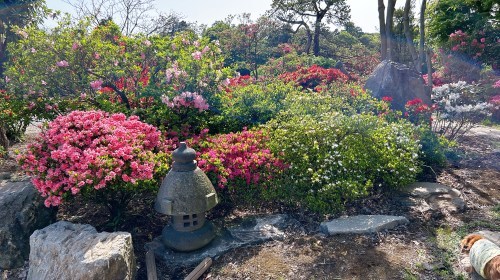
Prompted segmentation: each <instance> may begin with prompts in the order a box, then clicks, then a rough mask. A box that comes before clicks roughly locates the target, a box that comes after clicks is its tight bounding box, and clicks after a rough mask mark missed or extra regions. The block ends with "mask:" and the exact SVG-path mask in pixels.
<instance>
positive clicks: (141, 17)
mask: <svg viewBox="0 0 500 280" xmlns="http://www.w3.org/2000/svg"><path fill="white" fill-rule="evenodd" d="M63 1H64V2H66V3H68V4H70V5H71V6H73V8H74V9H75V10H76V13H77V15H78V17H79V18H84V17H88V18H90V19H91V21H92V23H93V24H95V25H98V24H100V23H101V22H102V21H103V20H109V19H112V20H113V21H114V22H116V23H117V24H118V25H119V26H120V28H121V33H122V34H124V35H127V36H129V35H131V34H132V33H134V32H138V31H140V32H145V33H150V32H149V31H150V30H149V29H150V28H151V26H150V24H148V20H152V19H153V11H154V2H155V1H156V0H63Z"/></svg>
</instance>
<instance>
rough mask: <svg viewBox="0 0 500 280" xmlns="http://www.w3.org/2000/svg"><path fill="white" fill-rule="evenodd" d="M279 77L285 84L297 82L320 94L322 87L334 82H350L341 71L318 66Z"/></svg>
mask: <svg viewBox="0 0 500 280" xmlns="http://www.w3.org/2000/svg"><path fill="white" fill-rule="evenodd" d="M279 77H280V79H282V80H283V81H285V82H295V83H296V84H297V85H300V86H302V87H303V88H304V89H312V90H315V91H318V92H319V91H321V90H322V87H325V86H327V85H328V84H330V83H332V82H334V81H339V82H347V80H349V78H348V77H347V76H346V75H345V74H344V73H342V72H341V71H340V70H339V69H335V68H328V69H326V68H323V67H321V66H318V65H313V66H311V67H309V68H304V67H301V68H299V69H297V71H294V72H288V73H284V74H281V75H280V76H279Z"/></svg>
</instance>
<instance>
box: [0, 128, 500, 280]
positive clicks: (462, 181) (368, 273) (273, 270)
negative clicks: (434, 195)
mask: <svg viewBox="0 0 500 280" xmlns="http://www.w3.org/2000/svg"><path fill="white" fill-rule="evenodd" d="M29 141H33V135H32V134H30V133H28V135H27V141H26V142H29ZM25 145H26V143H23V144H18V145H16V146H14V147H13V149H19V150H21V151H22V150H23V149H24V147H25ZM456 155H457V156H456V158H454V159H453V160H452V161H451V163H450V165H449V166H448V167H446V168H444V169H443V170H441V171H439V172H438V173H437V176H434V178H432V179H433V180H435V181H436V182H439V183H442V184H445V185H447V186H450V187H454V188H456V189H458V190H459V191H460V192H461V194H462V196H463V198H464V200H465V202H466V205H467V207H466V210H465V212H463V213H447V212H444V211H443V212H440V211H437V212H436V211H434V212H426V213H421V212H416V211H412V210H411V209H410V208H408V207H407V206H405V205H404V204H403V203H401V199H400V196H399V195H398V194H394V193H393V194H387V193H376V194H373V195H372V196H371V197H369V198H367V199H365V200H363V201H361V202H359V203H357V204H354V205H350V206H349V207H348V208H347V209H346V210H345V212H343V213H341V215H355V214H389V215H404V216H406V217H407V218H408V219H409V220H410V222H411V223H410V224H409V225H408V226H403V227H399V228H397V229H395V230H390V231H384V232H381V233H378V234H372V235H353V236H334V237H326V236H324V235H322V234H321V233H320V232H319V231H318V229H319V223H320V222H321V221H322V220H323V219H324V218H325V217H320V216H316V215H311V214H310V213H300V212H295V213H290V212H289V213H288V214H290V215H292V216H293V217H294V218H295V219H297V220H298V221H299V222H300V224H301V226H300V227H293V228H290V229H289V230H288V231H287V232H286V234H287V237H286V238H285V239H284V240H283V241H272V242H268V243H265V244H262V245H259V246H253V247H248V248H243V249H237V250H234V251H231V252H229V253H227V254H225V255H223V256H222V257H220V258H218V259H215V260H214V262H213V265H212V267H211V268H210V269H209V270H208V272H207V273H205V274H204V275H203V276H202V278H201V279H467V278H468V275H467V273H466V272H465V268H464V267H463V265H462V264H461V263H460V258H462V257H463V255H461V254H460V252H459V245H458V242H459V240H460V239H461V238H462V237H463V236H464V235H466V234H467V233H469V232H473V231H476V230H483V229H489V230H493V231H500V164H499V162H500V130H498V129H495V128H489V127H478V128H475V129H473V130H472V131H471V132H469V133H468V134H466V135H465V136H464V137H462V138H461V139H460V140H459V141H458V147H457V148H456ZM4 171H8V172H12V173H13V174H16V173H17V174H18V171H17V166H16V164H15V162H14V161H13V160H5V159H3V160H1V161H0V172H4ZM14 177H15V176H14ZM153 200H154V197H151V196H146V195H145V196H142V197H138V198H136V199H135V200H134V201H133V202H132V203H131V205H130V206H129V209H128V210H129V211H128V213H129V216H128V218H127V223H125V224H123V225H121V226H119V228H118V229H119V230H122V231H128V232H131V233H132V236H133V240H134V249H135V252H136V257H137V262H138V279H147V277H146V269H145V257H144V256H145V252H144V244H145V243H146V242H149V241H151V240H152V239H153V238H154V237H156V236H159V235H160V233H161V229H162V227H163V226H164V225H165V224H166V223H167V221H166V219H165V217H163V216H160V215H158V214H156V212H155V211H154V210H153V209H152V205H153ZM96 207H97V206H96V205H91V203H83V202H81V201H75V202H74V203H73V204H72V205H71V206H61V207H60V208H59V209H58V218H59V219H64V220H69V221H72V222H77V223H89V224H92V225H94V226H96V228H97V229H98V230H108V231H109V230H110V228H109V226H106V224H105V221H106V219H107V213H106V211H105V209H100V208H96ZM252 211H255V210H252ZM252 211H250V210H248V209H239V210H237V211H233V212H232V214H231V215H226V216H225V217H222V216H221V215H220V213H217V212H214V213H211V216H212V217H213V218H215V223H216V224H219V225H223V224H227V223H231V222H232V221H235V220H238V218H239V217H241V216H243V215H248V214H254V213H255V212H252ZM269 211H271V212H283V210H281V211H277V210H269V209H261V210H258V212H260V213H262V212H269ZM157 265H158V276H159V279H183V278H184V277H185V276H186V275H187V274H188V273H189V271H188V270H187V271H183V272H181V273H180V274H176V275H171V274H170V272H169V270H168V267H165V266H164V265H163V264H162V263H161V262H159V261H157ZM26 269H27V267H26V266H25V267H24V268H21V269H18V270H13V271H4V272H2V273H1V274H0V275H3V278H2V279H24V278H25V277H26Z"/></svg>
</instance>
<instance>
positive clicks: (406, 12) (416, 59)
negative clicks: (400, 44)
mask: <svg viewBox="0 0 500 280" xmlns="http://www.w3.org/2000/svg"><path fill="white" fill-rule="evenodd" d="M410 9H411V0H406V3H405V8H404V12H403V25H404V31H405V37H406V43H407V46H408V50H409V51H410V54H411V58H412V61H413V67H414V68H415V70H417V71H419V72H420V70H421V67H420V59H419V57H418V54H417V51H416V49H415V46H414V45H413V34H412V30H411V29H410Z"/></svg>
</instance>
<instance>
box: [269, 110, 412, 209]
mask: <svg viewBox="0 0 500 280" xmlns="http://www.w3.org/2000/svg"><path fill="white" fill-rule="evenodd" d="M266 127H268V128H269V129H270V137H271V141H270V142H269V145H270V147H271V151H273V152H274V153H283V159H284V161H285V162H286V163H288V164H290V169H288V170H287V171H286V172H285V174H284V175H285V176H283V177H281V178H280V180H276V182H275V184H276V185H277V186H279V187H277V188H275V189H271V190H272V191H274V193H273V195H274V197H276V198H277V199H281V200H283V201H285V202H287V203H290V204H293V205H297V203H298V204H300V205H301V206H303V207H306V208H308V209H310V210H313V211H317V212H321V213H328V212H331V211H338V210H340V209H342V208H343V206H344V205H345V203H347V202H350V201H353V200H354V199H357V198H360V197H363V196H366V195H367V194H368V193H369V191H370V190H371V189H372V188H373V187H374V186H379V185H380V184H384V185H386V186H387V187H389V188H393V189H395V188H400V187H403V186H405V185H406V184H408V183H410V182H412V181H413V180H414V178H415V175H416V174H417V172H418V170H419V165H418V152H419V150H418V149H419V147H418V143H417V141H416V140H415V139H414V137H413V133H414V128H413V126H412V125H411V124H410V123H408V122H405V121H400V122H395V123H388V122H386V121H384V120H383V119H382V118H378V117H376V116H369V115H353V116H345V115H342V114H339V113H335V112H333V113H332V112H329V113H328V112H326V113H322V114H321V115H316V116H315V115H311V114H301V113H299V114H295V115H294V114H293V112H290V113H288V114H283V115H280V116H279V117H278V118H277V119H275V120H272V121H271V122H269V123H268V124H267V125H266Z"/></svg>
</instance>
